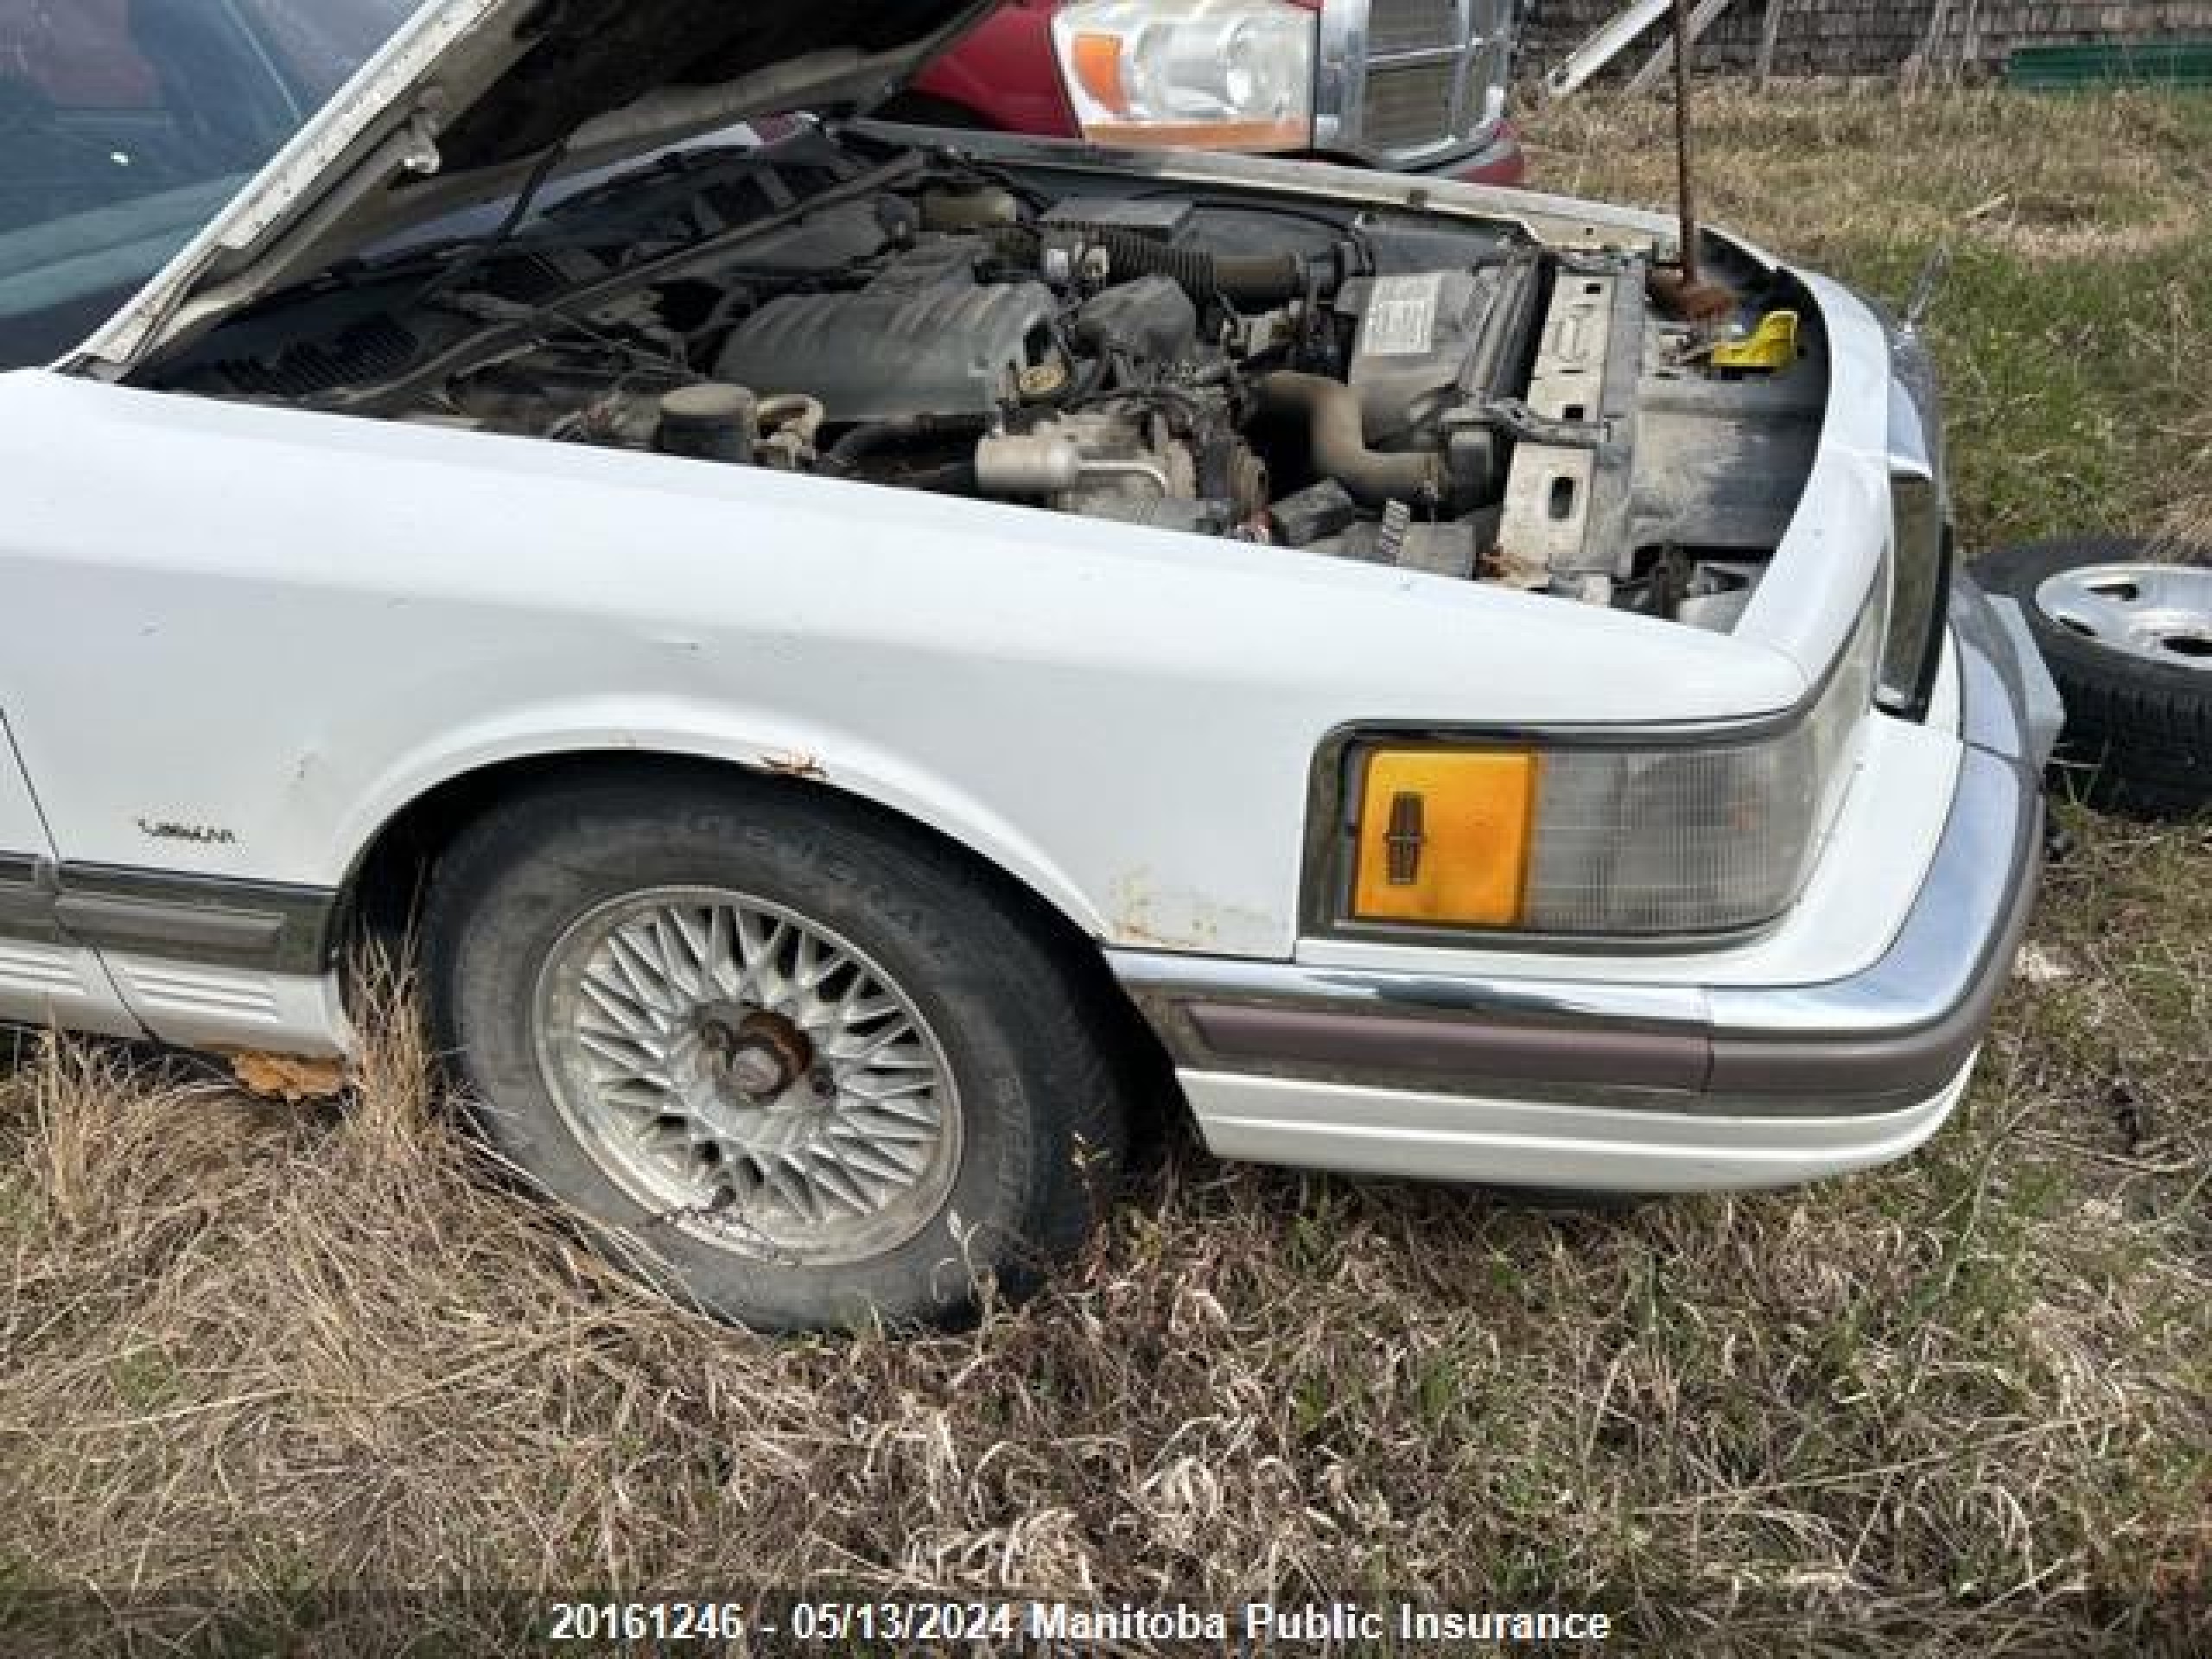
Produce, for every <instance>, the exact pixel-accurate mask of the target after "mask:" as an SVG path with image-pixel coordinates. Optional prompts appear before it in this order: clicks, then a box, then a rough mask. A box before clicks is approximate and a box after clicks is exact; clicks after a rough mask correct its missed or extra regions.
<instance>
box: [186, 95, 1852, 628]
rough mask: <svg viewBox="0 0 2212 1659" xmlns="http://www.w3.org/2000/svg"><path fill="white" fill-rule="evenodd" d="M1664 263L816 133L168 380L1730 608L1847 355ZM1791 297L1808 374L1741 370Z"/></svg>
mask: <svg viewBox="0 0 2212 1659" xmlns="http://www.w3.org/2000/svg"><path fill="white" fill-rule="evenodd" d="M1651 253H1652V251H1651V250H1650V249H1649V247H1648V246H1645V247H1638V246H1634V245H1628V246H1605V245H1599V246H1590V247H1573V248H1563V247H1560V246H1555V245H1545V244H1543V243H1542V242H1541V241H1539V240H1538V239H1537V238H1535V237H1534V236H1533V235H1532V234H1530V233H1529V232H1528V231H1527V230H1526V229H1525V228H1523V227H1522V226H1519V225H1517V224H1516V223H1513V222H1511V221H1503V220H1501V221H1495V222H1484V221H1470V220H1465V219H1462V220H1459V221H1453V222H1446V221H1441V220H1437V219H1428V218H1425V217H1423V216H1421V215H1418V214H1415V213H1410V212H1402V213H1389V212H1383V211H1378V210H1374V209H1368V208H1360V207H1351V206H1339V205H1337V204H1333V203H1330V202H1328V201H1325V200H1312V199H1293V200H1287V201H1286V200H1283V199H1281V198H1266V197H1241V196H1236V195H1233V194H1219V195H1208V194H1192V193H1189V192H1180V191H1178V190H1176V189H1174V188H1171V187H1166V186H1164V185H1158V184H1155V183H1153V182H1152V181H1145V180H1127V179H1118V178H1115V177H1113V176H1111V175H1104V176H1102V175H1096V174H1082V173H1077V172H1073V171H1069V172H1065V173H1063V172H1056V171H1053V170H1048V169H1041V168H1040V169H1036V170H1033V171H1023V172H1020V173H1015V172H1013V171H1010V170H1007V169H1001V168H983V167H980V166H974V165H969V164H968V163H966V162H963V160H962V159H961V158H960V157H959V156H957V155H953V154H950V153H946V152H913V151H900V152H892V153H887V154H877V153H870V152H869V151H868V149H866V148H865V147H861V148H858V149H855V147H854V146H852V145H850V144H849V143H847V144H841V143H833V142H832V141H831V140H830V139H829V137H826V136H825V135H823V134H820V133H810V134H808V135H806V136H805V137H804V138H802V139H801V140H799V141H797V142H795V143H789V144H785V145H783V146H779V147H778V148H775V149H766V150H762V151H758V152H753V151H727V150H725V151H694V152H683V153H681V154H679V155H678V156H673V157H671V158H668V159H666V160H664V162H661V163H659V164H657V165H656V166H654V167H652V168H646V169H643V170H642V171H641V172H639V173H636V174H632V175H627V176H626V178H624V179H622V180H618V181H610V182H608V183H604V184H601V185H600V186H597V187H595V188H588V189H584V190H581V191H577V192H575V193H574V194H570V195H569V196H568V197H567V198H565V199H564V200H561V201H559V202H557V203H556V204H555V205H553V206H552V207H549V208H548V209H547V210H546V211H545V212H543V213H541V214H539V215H538V216H537V219H536V220H535V221H534V222H533V223H532V224H531V226H530V228H529V229H528V231H527V232H524V233H523V234H515V233H514V227H513V226H512V224H510V225H505V226H499V228H498V229H496V230H495V231H494V232H492V233H491V234H490V235H488V236H484V235H480V236H477V237H475V238H465V239H456V240H455V241H454V242H452V243H450V244H449V245H441V246H439V247H436V248H433V249H429V250H410V251H402V252H400V253H398V254H397V255H394V256H388V257H385V258H382V259H365V260H357V261H353V262H349V264H347V265H345V266H341V267H340V268H338V269H336V270H333V271H331V272H329V273H327V275H326V276H324V277H321V278H320V279H318V280H317V281H316V282H315V283H310V284H308V285H306V286H305V287H303V288H302V289H295V290H292V291H291V292H289V293H288V294H286V295H283V296H278V297H277V299H275V300H272V301H270V302H264V304H263V305H261V306H259V307H257V308H256V309H255V310H254V311H252V312H251V313H248V314H246V315H243V316H240V317H238V318H234V319H232V320H230V321H226V322H225V323H224V324H223V325H222V326H220V327H219V328H217V329H216V330H214V331H213V332H212V333H210V334H207V335H206V336H205V337H204V338H202V339H200V340H198V341H196V342H194V344H193V345H192V346H190V347H188V349H187V350H185V351H184V352H183V353H180V354H177V355H175V356H173V357H172V358H171V359H168V360H167V361H166V362H163V363H161V364H157V365H155V367H154V368H153V370H152V371H151V372H149V373H148V374H146V375H144V376H143V377H142V379H143V380H145V381H146V382H147V383H149V384H152V385H157V386H161V387H164V388H167V389H170V390H175V391H182V392H189V393H194V394H198V395H203V396H213V397H226V398H234V399H246V400H257V401H270V402H281V403H283V404H288V405H292V406H305V407H309V408H321V409H326V410H334V411H339V412H344V413H350V414H355V415H361V416H372V417H377V418H383V419H390V420H397V421H404V422H410V423H423V424H428V425H434V426H438V427H442V428H449V429H460V430H467V431H476V432H486V433H494V434H500V435H511V436H524V437H530V438H535V439H540V440H544V441H547V442H563V443H581V444H591V445H599V446H604V447H609V448H620V449H627V450H634V451H645V452H658V453H659V454H664V455H667V456H671V457H677V458H681V459H683V460H686V461H690V462H693V463H695V464H700V465H716V466H727V467H768V468H774V469H779V470H783V471H787V472H793V473H802V474H814V475H817V476H821V477H824V478H832V479H840V480H853V481H857V482H861V483H865V484H871V485H876V486H891V487H899V488H910V489H919V490H927V491H933V492H938V493H954V494H959V495H965V496H970V497H976V498H981V499H988V500H993V501H1000V502H1005V503H1008V504H1020V505H1029V506H1033V507H1035V508H1039V509H1042V510H1045V511H1048V512H1063V513H1075V514H1080V515H1083V516H1085V517H1089V518H1103V519H1111V520H1116V521H1121V522H1125V523H1128V524H1135V525H1143V526H1147V527H1149V528H1152V529H1155V530H1166V531H1181V532H1185V533H1189V534H1194V535H1199V536H1207V537H1228V538H1233V539H1236V540H1239V541H1244V542H1249V543H1265V544H1270V545H1278V546H1281V547H1284V548H1286V549H1293V550H1303V551H1306V552H1309V553H1313V554H1319V555H1325V556H1338V557H1344V558H1351V559H1359V560H1363V561H1369V562H1372V563H1380V564H1384V565H1390V566H1395V567H1400V568H1402V569H1407V570H1409V571H1415V572H1420V573H1423V574H1426V575H1433V576H1440V577H1446V578H1452V579H1458V580H1481V581H1489V582H1505V583H1510V584H1511V585H1514V586H1516V587H1520V588H1527V589H1530V590H1534V591H1542V592H1550V593H1555V594H1561V595H1563V596H1567V597H1569V598H1573V599H1576V600H1580V601H1586V602H1590V603H1596V604H1603V605H1609V606H1614V607H1621V608H1626V609H1632V610H1637V611H1642V612H1645V613H1650V614H1655V615H1661V616H1665V617H1669V618H1672V619H1675V620H1681V621H1685V622H1689V623H1692V624H1694V625H1697V626H1707V627H1716V628H1726V627H1727V626H1732V622H1733V620H1734V619H1735V617H1736V616H1738V615H1739V614H1740V613H1741V611H1742V609H1743V607H1744V605H1745V602H1746V601H1747V600H1748V596H1749V594H1750V593H1751V589H1752V588H1754V587H1755V586H1756V584H1757V582H1758V578H1759V575H1760V571H1761V567H1762V563H1763V562H1764V559H1765V558H1766V557H1767V556H1769V555H1770V554H1771V552H1772V551H1773V550H1774V548H1775V546H1776V544H1777V542H1778V541H1779V539H1780V537H1781V534H1782V531H1783V528H1784V526H1785V525H1786V524H1787V522H1788V520H1789V515H1790V513H1791V512H1792V511H1793V510H1794V507H1795V505H1796V499H1797V497H1798V494H1799V493H1800V491H1801V489H1802V482H1803V479H1804V476H1805V474H1806V472H1807V470H1808V467H1809V466H1810V462H1811V457H1812V454H1813V450H1814V448H1815V442H1816V440H1817V437H1818V426H1819V419H1820V412H1821V408H1822V406H1823V404H1824V402H1825V397H1826V367H1825V354H1824V353H1823V352H1822V351H1821V344H1820V340H1819V337H1818V322H1817V316H1816V314H1815V312H1814V310H1813V308H1811V307H1810V306H1808V305H1800V304H1796V296H1793V295H1791V294H1790V293H1789V292H1788V291H1787V289H1786V287H1785V286H1784V285H1783V283H1781V282H1780V281H1778V280H1777V279H1774V278H1772V277H1758V276H1756V275H1755V274H1754V275H1751V276H1748V277H1745V289H1746V294H1745V307H1744V309H1743V314H1742V316H1741V317H1740V319H1738V321H1737V322H1736V324H1735V326H1734V328H1733V330H1732V331H1731V330H1730V329H1728V328H1727V327H1724V328H1722V329H1721V330H1719V331H1717V332H1716V330H1714V329H1713V328H1712V327H1707V326H1702V325H1691V324H1688V323H1686V322H1680V321H1670V320H1669V319H1668V318H1667V317H1665V316H1663V315H1660V314H1659V312H1658V311H1657V310H1656V308H1655V307H1654V306H1653V304H1652V303H1651V301H1650V299H1649V296H1648V294H1647V285H1646V277H1647V275H1648V267H1649V261H1650V258H1651ZM1760 283H1764V284H1766V288H1765V289H1764V290H1762V289H1760V288H1759V284H1760ZM1778 314H1780V315H1787V316H1788V317H1789V322H1790V326H1791V327H1792V329H1793V331H1794V332H1793V334H1792V341H1791V349H1790V351H1789V353H1788V354H1787V357H1786V360H1783V359H1778V358H1777V357H1776V356H1775V355H1774V354H1771V353H1770V354H1769V356H1768V358H1767V359H1766V360H1764V361H1763V362H1758V363H1755V364H1752V365H1750V366H1747V367H1733V368H1732V367H1730V366H1728V365H1727V359H1728V357H1729V353H1726V352H1725V351H1721V350H1716V346H1717V345H1724V346H1725V345H1726V344H1727V343H1728V342H1729V341H1730V340H1732V339H1734V338H1735V337H1736V336H1738V335H1740V334H1745V333H1748V332H1750V330H1751V328H1752V327H1753V326H1754V325H1760V324H1762V319H1764V321H1768V322H1770V321H1772V319H1773V317H1774V316H1775V315H1778ZM1761 332H1762V334H1764V332H1765V330H1764V327H1763V326H1762V327H1761Z"/></svg>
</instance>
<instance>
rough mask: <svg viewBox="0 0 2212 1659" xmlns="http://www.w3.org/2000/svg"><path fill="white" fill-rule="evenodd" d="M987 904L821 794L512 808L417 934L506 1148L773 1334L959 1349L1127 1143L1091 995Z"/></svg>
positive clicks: (485, 1111)
mask: <svg viewBox="0 0 2212 1659" xmlns="http://www.w3.org/2000/svg"><path fill="white" fill-rule="evenodd" d="M1015 908H1016V906H1014V905H1013V904H1012V903H1011V902H1010V901H1009V899H1008V896H1007V894H1006V893H1004V892H1002V891H1001V890H1000V888H999V887H997V885H996V884H995V882H994V881H992V880H990V879H989V878H988V876H986V875H984V874H982V873H979V872H977V871H976V870H975V869H974V868H971V867H970V866H969V863H968V862H967V861H966V860H965V859H964V858H963V857H962V856H960V855H957V854H956V853H953V852H950V851H948V850H947V849H944V848H943V847H942V846H940V845H938V843H936V842H933V841H931V840H930V839H929V838H928V837H926V836H924V835H922V834H921V833H920V832H918V831H917V830H915V829H912V828H911V827H910V826H907V825H905V824H902V823H898V822H896V821H893V820H890V819H887V818H884V817H879V816H877V815H875V814H874V813H871V812H869V811H867V810H864V809H861V808H857V807H855V806H853V805H851V804H848V803H845V802H843V801H842V800H840V799H838V798H836V797H834V796H831V795H829V793H828V792H827V791H820V790H817V789H814V788H811V787H806V786H798V785H775V784H767V783H759V782H754V781H753V780H749V779H732V780H730V781H728V783H726V784H721V785H709V784H702V783H700V782H697V781H687V782H685V783H683V784H682V785H658V784H654V783H652V782H641V781H637V780H632V779H608V780H607V781H604V782H600V783H592V784H582V785H576V786H574V787H571V788H568V789H564V790H563V791H559V792H558V793H550V794H546V795H542V796H537V797H535V798H530V799H526V800H522V801H518V802H515V803H513V804H509V805H507V806H505V807H503V808H501V809H499V810H495V811H494V812H493V813H492V814H491V815H490V816H489V817H486V818H485V819H483V820H482V821H480V823H477V824H476V825H475V826H474V827H473V828H472V829H469V830H468V831H467V832H466V833H465V834H464V835H463V836H462V837H461V840H460V842H458V844H457V845H456V846H455V847H454V849H453V850H452V852H451V853H450V854H449V855H448V857H447V858H445V859H444V860H443V861H441V864H440V867H439V869H438V872H437V876H436V880H435V884H434V887H433V889H432V894H431V899H430V903H429V909H428V912H427V915H426V918H425V927H424V945H425V955H426V965H427V969H428V978H429V988H430V992H431V998H432V1005H433V1006H432V1012H433V1015H434V1018H435V1020H436V1024H437V1027H438V1034H439V1038H440V1040H441V1043H442V1046H444V1047H445V1048H446V1049H447V1050H448V1052H450V1053H451V1054H452V1055H453V1056H454V1058H455V1059H456V1061H457V1063H458V1065H459V1067H460V1069H461V1072H462V1073H463V1076H464V1079H465V1081H466V1083H467V1084H468V1086H469V1089H470V1091H471V1093H472V1095H473V1096H474V1098H475V1099H477V1100H478V1101H479V1102H480V1121H481V1122H482V1125H483V1128H484V1132H485V1134H486V1136H487V1138H488V1139H489V1140H490V1141H492V1142H493V1146H494V1147H495V1148H496V1149H497V1150H498V1151H499V1152H500V1153H501V1154H504V1155H505V1157H506V1158H507V1159H509V1160H511V1161H512V1163H513V1164H514V1165H515V1166H517V1167H518V1168H519V1169H520V1170H521V1171H522V1172H523V1173H524V1174H525V1175H527V1176H529V1177H530V1178H531V1179H532V1180H534V1181H536V1182H537V1184H538V1185H541V1186H542V1187H543V1188H544V1189H545V1190H546V1191H547V1192H550V1194H552V1195H553V1196H554V1197H555V1198H558V1199H560V1200H562V1201H563V1202H565V1203H567V1204H569V1205H572V1206H574V1207H575V1209H577V1210H579V1211H582V1212H583V1213H584V1214H585V1215H587V1216H588V1217H592V1218H594V1220H596V1221H598V1222H601V1223H602V1224H608V1225H611V1226H613V1227H614V1228H616V1229H619V1230H622V1231H624V1232H626V1233H627V1234H629V1235H631V1236H633V1237H634V1238H635V1239H636V1240H637V1241H639V1243H642V1244H643V1245H644V1246H645V1249H644V1250H643V1251H641V1252H638V1253H637V1254H638V1256H639V1266H640V1267H641V1268H643V1269H644V1270H645V1271H646V1272H647V1273H649V1274H652V1275H654V1276H656V1277H658V1278H660V1279H662V1280H663V1281H664V1282H666V1283H667V1284H668V1286H669V1287H670V1288H671V1289H673V1290H675V1291H676V1292H677V1294H680V1295H683V1296H684V1297H687V1298H689V1299H690V1300H695V1301H696V1302H697V1303H698V1304H699V1305H700V1306H702V1307H704V1308H706V1309H707V1310H708V1311H709V1312H710V1313H715V1314H717V1315H719V1316H721V1317H723V1318H726V1319H734V1320H737V1321H740V1322H741V1323H744V1324H747V1325H753V1326H755V1327H758V1328H762V1329H772V1330H795V1329H810V1328H819V1327H825V1326H839V1325H852V1324H855V1323H857V1322H860V1321H862V1320H865V1319H868V1318H869V1317H871V1316H876V1317H880V1318H882V1319H886V1320H887V1321H889V1322H891V1323H893V1324H907V1323H912V1322H917V1321H941V1320H944V1319H948V1318H951V1317H954V1316H957V1314H959V1313H961V1312H963V1311H964V1310H965V1309H966V1308H968V1307H969V1306H970V1305H971V1303H972V1300H973V1297H974V1294H975V1290H976V1285H977V1283H978V1282H979V1276H980V1275H982V1274H992V1275H995V1277H996V1278H997V1280H998V1281H1000V1282H1001V1284H1004V1285H1006V1286H1007V1287H1009V1288H1014V1289H1020V1288H1021V1287H1025V1286H1027V1284H1029V1283H1031V1282H1033V1281H1034V1279H1035V1278H1036V1276H1037V1274H1038V1273H1039V1270H1040V1269H1041V1268H1042V1267H1043V1266H1044V1265H1045V1264H1046V1263H1047V1262H1050V1261H1051V1260H1052V1258H1054V1257H1055V1256H1058V1255H1062V1254H1064V1253H1065V1252H1066V1251H1067V1250H1068V1249H1071V1247H1072V1246H1073V1245H1074V1244H1075V1243H1077V1241H1079V1240H1080V1239H1081V1238H1082V1236H1084V1232H1085V1231H1086V1230H1087V1228H1088V1225H1089V1223H1090V1218H1091V1215H1092V1211H1093V1205H1094V1204H1095V1202H1096V1199H1097V1198H1100V1197H1101V1196H1103V1194H1104V1193H1106V1192H1108V1191H1109V1190H1110V1186H1111V1184H1112V1181H1113V1178H1114V1176H1115V1173H1116V1170H1117V1168H1118V1166H1119V1162H1120V1159H1121V1155H1122V1144H1123V1139H1124V1131H1123V1128H1122V1123H1123V1113H1122V1103H1121V1101H1120V1100H1119V1098H1118V1097H1117V1096H1116V1090H1115V1088H1114V1084H1113V1082H1112V1079H1111V1075H1110V1072H1109V1067H1108V1065H1107V1064H1106V1058H1105V1056H1104V1054H1103V1052H1102V1049H1101V1046H1100V1043H1099V1039H1098V1036H1097V1033H1096V1028H1095V1022H1094V1021H1093V1020H1092V1019H1091V1018H1090V1015H1089V1011H1088V1009H1087V1008H1086V1007H1085V998H1084V995H1083V994H1082V991H1081V989H1080V987H1079V985H1078V984H1077V982H1076V981H1075V980H1074V979H1073V978H1072V977H1071V975H1070V973H1069V971H1068V969H1067V967H1066V965H1065V963H1062V962H1060V961H1059V960H1058V959H1057V958H1056V957H1055V956H1054V954H1053V951H1052V949H1051V948H1050V947H1049V946H1048V945H1047V944H1046V942H1045V940H1044V938H1043V936H1042V934H1041V931H1040V930H1039V929H1038V928H1037V927H1036V926H1035V925H1033V924H1032V923H1031V922H1030V921H1029V919H1028V918H1025V917H1022V916H1020V915H1017V914H1016V913H1014V912H1015Z"/></svg>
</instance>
